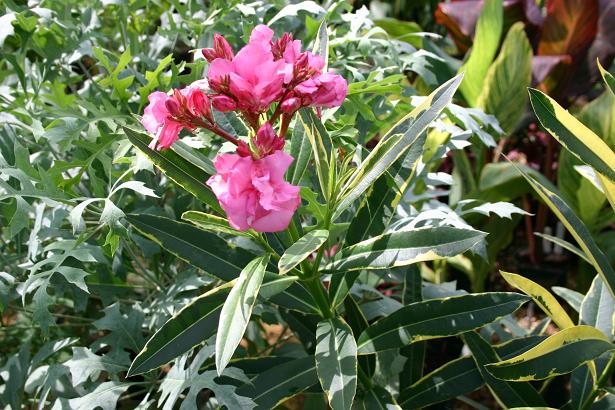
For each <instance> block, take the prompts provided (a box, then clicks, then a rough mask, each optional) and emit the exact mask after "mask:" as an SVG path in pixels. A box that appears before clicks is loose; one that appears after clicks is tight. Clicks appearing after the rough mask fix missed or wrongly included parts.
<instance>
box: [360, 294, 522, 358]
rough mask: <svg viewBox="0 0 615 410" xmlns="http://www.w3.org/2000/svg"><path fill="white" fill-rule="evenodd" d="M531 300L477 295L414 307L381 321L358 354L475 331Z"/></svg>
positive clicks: (365, 334) (368, 332) (364, 339)
mask: <svg viewBox="0 0 615 410" xmlns="http://www.w3.org/2000/svg"><path fill="white" fill-rule="evenodd" d="M528 299H529V298H528V297H527V296H524V295H520V294H518V293H507V292H498V293H495V292H494V293H478V294H472V295H462V296H455V297H450V298H444V299H431V300H427V301H424V302H417V303H412V304H410V305H408V306H405V307H403V308H401V309H399V310H397V311H395V312H393V313H392V314H390V315H389V316H387V317H385V318H383V319H380V320H378V321H377V322H375V323H374V324H373V325H371V326H370V327H369V328H367V329H366V330H365V331H364V332H363V333H362V334H361V336H360V337H359V339H358V342H357V346H358V352H359V354H367V353H373V352H377V351H381V350H386V349H393V348H398V347H402V346H405V345H407V344H409V343H412V342H415V341H419V340H426V339H432V338H438V337H446V336H454V335H458V334H461V333H464V332H467V331H469V330H472V329H476V328H478V327H481V326H483V325H486V324H488V323H491V322H493V321H495V320H496V319H498V318H500V317H502V316H505V315H507V314H510V313H513V312H514V311H515V310H517V309H518V308H519V307H520V306H521V305H522V304H524V303H525V302H527V301H528Z"/></svg>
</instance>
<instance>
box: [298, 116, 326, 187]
mask: <svg viewBox="0 0 615 410" xmlns="http://www.w3.org/2000/svg"><path fill="white" fill-rule="evenodd" d="M299 120H300V121H301V123H302V124H303V128H304V131H305V135H306V136H307V138H308V141H310V145H311V146H312V156H313V157H314V162H315V165H316V175H317V176H318V182H319V183H320V189H321V192H322V193H323V195H324V197H325V198H328V193H329V183H330V182H332V181H329V166H330V164H329V161H330V160H329V155H328V153H329V152H331V137H330V136H329V133H328V132H327V130H326V129H325V127H324V126H323V125H322V122H320V120H319V119H318V118H317V117H316V115H315V114H314V112H313V111H312V110H311V109H309V108H304V109H301V110H299Z"/></svg>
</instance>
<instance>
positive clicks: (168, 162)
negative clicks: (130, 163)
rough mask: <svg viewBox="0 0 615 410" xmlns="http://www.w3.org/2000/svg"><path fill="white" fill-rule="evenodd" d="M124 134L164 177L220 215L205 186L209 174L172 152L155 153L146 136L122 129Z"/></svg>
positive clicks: (214, 199)
mask: <svg viewBox="0 0 615 410" xmlns="http://www.w3.org/2000/svg"><path fill="white" fill-rule="evenodd" d="M124 132H125V133H126V136H128V139H129V140H130V142H132V144H133V145H134V146H135V147H137V148H138V149H139V150H140V151H141V152H143V153H144V154H145V156H147V157H148V158H149V159H150V160H151V161H152V162H153V163H154V164H155V165H156V166H157V167H158V168H160V170H161V171H162V172H164V174H165V175H166V176H168V177H169V178H170V179H171V180H173V181H174V182H175V183H177V184H178V185H180V186H181V187H182V188H184V189H185V190H186V191H188V192H190V193H191V194H192V195H194V196H195V197H196V198H197V199H198V200H200V201H202V202H204V203H206V204H207V205H209V206H210V207H211V208H212V209H214V210H216V211H217V212H219V213H222V208H221V207H220V204H219V203H218V200H217V199H216V196H215V195H214V193H213V192H212V191H211V190H210V189H209V188H208V187H207V185H205V182H206V181H207V180H208V179H209V177H210V174H208V173H207V172H205V171H204V170H203V169H202V168H200V167H198V166H195V165H193V164H191V163H190V162H189V161H188V160H186V159H184V158H183V157H181V156H180V155H179V154H177V153H176V152H174V151H173V150H164V151H155V150H153V149H151V148H150V147H149V146H148V144H149V141H150V140H151V138H150V137H148V136H147V135H146V134H144V133H142V132H139V131H136V130H133V129H131V128H128V127H124Z"/></svg>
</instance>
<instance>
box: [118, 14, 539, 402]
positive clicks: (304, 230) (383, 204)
mask: <svg viewBox="0 0 615 410" xmlns="http://www.w3.org/2000/svg"><path fill="white" fill-rule="evenodd" d="M273 35H274V33H273V31H272V30H271V29H269V28H268V27H266V26H263V25H259V26H257V27H255V28H254V30H253V31H252V34H251V35H250V39H249V42H248V43H247V45H245V46H244V47H243V48H242V49H241V50H239V51H238V52H237V53H236V54H235V52H234V50H233V48H232V47H231V46H230V44H229V43H228V42H227V41H226V40H225V38H224V37H222V36H218V35H216V37H215V40H214V47H213V48H211V49H204V50H202V54H203V56H204V57H205V59H207V60H208V62H209V63H210V65H209V69H208V71H207V75H206V78H205V79H203V80H197V81H196V82H195V83H192V84H191V85H189V86H187V87H185V88H183V89H180V90H174V91H173V93H172V94H170V95H169V94H166V93H164V92H160V91H159V92H155V93H153V94H151V95H150V97H149V101H150V104H149V105H148V106H147V107H146V108H145V111H144V115H143V118H142V123H143V126H144V127H145V129H146V130H147V131H149V132H150V134H149V135H148V134H145V133H142V132H140V131H138V130H136V129H133V128H129V127H125V128H124V131H125V132H126V134H127V136H128V138H129V140H130V141H131V142H132V143H133V145H134V146H135V147H136V148H138V149H139V150H140V151H141V152H142V153H144V154H145V155H146V156H147V157H149V158H150V159H151V161H152V162H153V163H154V164H155V165H156V166H157V167H158V168H159V169H160V170H161V171H162V172H163V173H164V174H165V175H166V176H167V177H168V178H169V179H170V180H172V181H174V182H175V183H177V184H179V185H180V186H182V187H183V188H184V189H186V190H187V191H189V192H190V193H192V194H193V195H194V196H195V197H196V198H197V199H198V200H199V201H201V202H202V203H203V204H204V206H205V207H204V211H197V210H190V211H187V212H185V213H184V214H183V215H182V219H183V220H184V221H186V222H178V221H175V220H173V219H169V218H166V217H161V216H157V215H150V214H129V215H127V220H128V222H129V223H130V225H131V226H132V228H134V230H135V231H137V232H139V233H140V234H142V235H144V236H145V237H147V238H149V239H150V240H153V241H154V242H156V243H158V244H159V245H161V246H162V247H163V248H165V249H166V250H167V251H169V252H171V253H172V254H174V255H176V256H177V257H178V258H180V259H181V260H183V261H185V262H186V263H188V264H190V265H192V266H194V267H196V268H199V269H201V270H203V271H204V272H206V273H207V274H208V275H210V276H212V277H213V278H214V279H215V280H217V281H218V283H220V284H219V286H217V287H214V288H213V289H211V290H210V291H208V292H206V293H204V294H202V295H201V296H198V297H196V298H195V299H193V300H192V301H190V302H189V303H187V304H186V305H185V306H184V307H183V308H182V309H181V310H179V311H178V312H177V313H175V315H174V316H173V317H171V318H170V319H169V320H168V321H167V322H166V323H164V324H163V325H162V326H161V327H160V328H159V329H158V331H157V332H156V333H155V334H154V335H153V336H152V337H151V338H150V339H149V340H148V341H147V343H146V344H145V347H144V348H143V349H142V350H141V352H140V353H139V354H138V355H137V356H136V357H135V359H134V360H133V361H132V364H131V366H130V369H129V370H128V374H127V377H128V378H129V379H130V378H131V377H135V376H136V375H140V374H144V373H147V372H150V371H152V370H154V369H156V368H158V367H160V366H164V365H166V364H167V363H169V362H170V361H173V360H175V364H174V367H173V369H179V370H181V367H183V366H184V364H185V360H186V354H189V352H190V351H191V349H195V348H196V347H198V346H201V345H202V344H203V343H204V344H205V346H204V347H201V349H200V350H198V349H197V350H195V351H199V353H198V354H197V357H198V356H199V355H201V352H205V351H207V352H209V353H203V354H205V355H208V356H207V357H211V356H213V360H211V361H209V360H205V359H202V360H197V358H195V359H194V360H195V362H196V363H200V364H199V366H201V369H213V368H215V372H216V374H217V376H229V377H232V378H235V379H237V380H241V377H238V376H237V371H243V372H244V374H245V375H247V376H248V377H249V380H244V381H243V382H242V383H239V386H238V387H237V389H236V391H235V392H234V394H236V395H238V396H239V397H241V400H247V402H249V403H252V405H253V406H256V407H257V408H272V407H275V406H276V405H277V404H280V403H282V402H284V401H286V400H288V399H289V398H291V397H293V396H295V395H297V394H301V393H303V394H304V395H306V397H309V396H310V395H311V394H313V392H318V391H320V392H322V393H324V395H325V397H326V400H327V402H328V404H329V405H330V406H331V407H332V408H333V409H350V408H353V406H358V407H359V408H373V407H375V406H376V407H382V408H385V407H388V406H398V405H401V406H402V407H404V408H414V407H422V406H425V405H429V404H433V403H438V402H441V401H445V400H448V399H451V398H454V397H456V396H462V395H464V394H467V393H470V392H472V391H473V390H476V389H478V388H480V387H481V386H483V385H484V384H485V383H487V384H488V385H489V386H490V387H491V386H492V376H490V375H489V374H488V373H485V371H484V366H485V365H486V364H488V363H491V362H495V361H497V360H498V357H500V356H498V354H502V353H501V352H500V351H499V353H497V354H496V353H494V351H493V350H490V349H491V348H490V347H489V345H488V343H487V342H486V341H485V340H484V339H483V337H489V335H492V334H494V332H495V333H497V331H498V330H497V328H498V327H499V326H501V325H499V324H495V323H500V321H502V320H504V321H505V323H508V325H509V326H513V325H512V324H511V323H514V318H513V317H512V316H511V314H512V313H514V312H515V311H516V310H517V309H519V308H520V307H521V306H522V305H523V304H524V303H526V302H527V301H528V300H530V297H528V296H525V295H523V294H519V293H509V292H491V293H478V294H467V293H466V292H464V291H456V290H455V289H454V287H453V289H451V288H450V287H449V288H448V289H447V288H435V290H434V289H432V290H430V291H427V290H425V292H424V291H423V281H422V278H421V270H423V269H425V268H427V265H426V264H425V263H426V262H432V261H438V260H442V259H445V258H450V257H454V256H457V255H461V254H463V253H466V252H476V253H478V254H480V253H481V252H482V249H484V240H485V236H486V234H485V233H483V232H481V231H478V230H475V229H473V228H472V227H471V226H470V225H468V224H467V223H465V222H463V221H462V220H461V219H460V218H457V219H455V218H452V217H451V219H452V220H451V221H448V219H449V218H448V217H446V215H447V214H446V213H444V215H445V217H442V216H441V213H438V212H435V213H434V212H433V211H436V210H433V211H429V210H427V209H424V210H423V212H419V213H418V214H416V210H414V211H412V210H411V215H409V216H408V217H406V218H401V219H400V218H399V217H398V216H396V214H397V212H398V211H397V210H396V208H397V207H399V206H406V207H407V206H408V205H410V206H411V207H414V206H416V207H417V208H416V209H423V208H419V205H420V203H421V201H422V200H421V199H417V200H415V201H414V203H412V202H409V201H408V200H406V199H405V197H406V196H408V195H411V194H412V190H413V189H415V188H416V186H417V184H420V180H419V181H417V178H418V177H419V176H421V175H423V171H422V170H421V168H424V167H425V164H426V163H428V162H429V161H428V157H427V156H426V152H425V135H426V132H427V131H428V130H429V129H430V128H431V127H433V126H434V124H437V123H438V122H439V121H441V118H442V117H443V116H444V115H445V110H457V112H461V111H460V110H462V109H461V108H460V107H457V108H455V106H453V105H451V101H452V99H453V96H454V94H455V91H456V90H457V88H458V87H459V85H460V83H461V81H462V79H463V74H460V75H458V76H456V77H454V78H453V79H451V80H449V81H447V82H445V83H444V84H442V85H441V86H440V87H438V88H437V89H436V90H435V91H434V92H433V93H432V94H430V95H429V96H428V97H427V98H423V99H419V100H417V105H416V107H415V108H414V109H412V110H411V111H410V112H409V113H408V114H406V115H404V116H403V117H402V118H401V119H400V120H399V121H398V122H397V123H396V124H395V125H394V126H392V127H391V129H389V130H388V131H386V132H384V133H383V135H382V137H381V138H380V139H379V141H378V143H377V144H376V145H375V146H374V147H373V149H372V150H371V151H366V150H365V148H363V147H361V146H360V145H358V144H356V143H355V144H354V145H353V144H350V143H349V141H348V140H347V139H342V138H339V137H338V138H333V137H332V134H334V133H333V131H334V130H335V123H333V121H332V120H331V121H329V123H327V122H325V120H324V119H325V118H334V115H335V113H334V112H333V111H332V110H335V109H336V107H338V106H340V105H341V104H342V103H343V100H344V98H345V96H346V93H347V90H348V87H347V85H346V81H345V80H344V79H343V78H342V77H341V76H340V75H338V74H336V73H334V72H333V71H332V70H329V71H327V65H328V54H329V46H328V43H329V40H328V35H327V27H326V25H325V23H322V24H321V26H320V29H319V30H318V36H317V38H316V40H315V44H314V48H313V50H314V51H313V52H310V51H302V44H301V41H299V40H294V39H293V38H292V36H291V35H290V34H289V33H285V34H284V35H283V36H281V37H280V38H278V39H274V38H273ZM449 127H451V125H449ZM199 128H204V129H206V130H208V131H210V132H211V133H213V134H216V135H217V136H219V137H220V138H222V139H223V140H225V141H226V143H225V145H222V147H223V148H222V149H224V150H225V151H226V152H224V153H222V152H219V153H218V155H217V157H216V159H215V161H214V162H213V164H211V163H207V162H206V161H204V160H197V161H195V158H197V159H198V157H197V156H195V155H194V153H192V155H190V151H186V148H185V146H182V145H180V144H179V142H181V141H178V140H179V139H180V137H181V134H180V130H182V129H184V130H187V131H190V132H198V131H197V130H198V129H199ZM452 128H453V129H454V128H455V126H452ZM289 129H292V135H291V137H290V141H289V142H290V147H287V141H286V139H287V138H286V137H287V134H288V132H289ZM449 129H450V128H449ZM462 135H464V136H465V138H467V137H468V136H469V135H468V133H462ZM445 145H446V144H445ZM465 145H466V144H464V146H465ZM440 148H444V147H440ZM436 152H439V155H445V154H446V152H448V151H447V150H442V149H441V150H439V151H436ZM430 155H432V156H433V155H434V153H433V152H432V153H431V154H430ZM435 157H436V158H439V156H435ZM430 175H431V178H437V176H436V175H432V174H430ZM432 184H433V182H432ZM427 195H429V194H427ZM302 202H303V203H304V205H303V206H301V207H299V205H300V203H302ZM402 204H403V205H402ZM486 205H487V206H486V207H484V208H483V210H482V212H486V213H487V214H488V213H489V212H490V211H492V209H490V208H489V206H488V205H489V204H486ZM514 210H515V207H511V208H509V211H510V212H514ZM477 212H478V211H477ZM496 212H497V210H496ZM449 216H450V215H449ZM434 221H435V222H434ZM379 283H380V284H387V283H388V284H393V285H394V287H395V288H394V290H393V292H392V293H390V292H389V296H387V295H385V294H384V293H383V292H382V291H381V290H380V289H379V288H378V287H376V286H375V285H376V284H379ZM426 289H427V288H426ZM264 322H267V323H270V324H271V323H280V324H282V325H283V332H284V333H283V335H282V336H283V337H284V339H285V340H289V339H294V340H296V341H298V342H299V343H300V344H299V345H297V344H296V343H295V344H294V347H293V348H292V349H290V348H289V346H286V349H287V350H286V351H285V350H284V348H283V347H279V348H276V347H275V346H274V347H269V348H265V353H267V352H269V354H262V352H259V349H256V347H255V346H251V342H250V340H251V339H252V337H251V336H250V334H251V333H252V334H253V333H254V332H255V331H256V332H258V331H259V330H258V329H259V325H258V324H259V323H260V324H262V323H264ZM502 323H504V322H502ZM492 324H493V325H492ZM485 326H486V327H485ZM481 327H484V328H483V333H484V335H483V336H479V335H478V334H475V333H474V332H473V331H474V330H475V329H477V328H481ZM522 333H523V334H524V335H526V336H529V334H527V333H524V331H522ZM460 335H463V337H464V340H466V343H468V344H470V345H471V348H472V343H471V342H470V341H474V345H475V346H478V347H477V349H479V350H481V351H483V352H487V353H486V356H481V355H480V354H479V353H480V352H478V351H477V352H475V351H474V350H473V353H475V359H474V360H476V364H474V361H472V360H473V359H469V360H470V362H467V360H466V359H468V358H463V359H462V361H461V362H459V361H454V362H451V363H450V364H449V365H450V366H449V367H447V368H444V369H438V370H436V371H435V376H434V374H433V373H432V374H428V375H426V376H425V377H421V376H422V373H423V364H424V358H425V341H426V340H430V339H436V338H444V337H450V336H460ZM502 337H503V338H506V337H508V338H510V336H505V335H503V336H502ZM477 338H478V339H477ZM534 344H536V339H535V338H531V337H530V338H529V339H523V340H521V342H520V343H518V344H516V345H515V349H514V350H512V351H511V350H510V349H506V348H502V349H503V350H507V351H508V355H511V354H512V352H515V351H516V352H519V351H524V350H527V349H529V348H530V347H532V346H533V345H534ZM290 345H291V346H293V344H290ZM288 349H290V350H288ZM489 352H490V353H489ZM259 353H260V354H259ZM178 357H179V358H178ZM502 357H505V356H502ZM195 362H193V363H195ZM396 362H397V363H400V364H403V363H404V362H405V363H406V364H405V365H402V366H399V365H393V364H394V363H396ZM459 364H461V365H462V367H461V368H460V367H459ZM391 365H393V366H392V368H391V369H390V370H389V369H387V367H388V366H391ZM447 366H448V365H447ZM463 366H466V367H467V366H470V367H472V366H474V367H472V369H476V366H479V368H480V371H479V373H478V375H477V376H476V377H474V378H470V379H468V380H466V381H465V382H464V383H463V384H462V385H459V386H455V388H449V387H448V386H449V385H450V386H451V387H452V385H454V384H455V383H456V382H455V380H457V379H458V378H459V377H462V376H463V372H464V371H466V369H465V367H463ZM451 367H453V368H452V369H451ZM451 370H452V371H453V372H457V371H460V372H461V373H459V374H455V373H453V374H451V375H450V376H449V377H447V378H446V383H447V388H446V389H444V390H440V389H433V385H431V383H432V381H433V380H436V379H437V378H439V377H440V373H441V372H450V371H451ZM195 371H198V369H195ZM209 371H210V370H207V371H206V372H205V373H203V375H204V374H209V373H208V372H209ZM477 371H478V370H477ZM169 377H170V376H169ZM199 377H200V376H199ZM477 380H478V382H477ZM494 383H498V384H499V385H501V386H504V387H503V389H504V390H505V389H506V388H513V390H516V389H517V386H515V387H507V386H509V384H508V383H506V382H494ZM430 386H431V387H430ZM510 386H512V385H510ZM188 387H190V385H181V386H180V387H178V390H177V391H176V393H177V394H179V393H181V392H182V391H183V390H184V389H186V388H188ZM518 390H519V392H521V391H526V392H529V393H528V395H527V396H526V397H516V398H515V397H512V398H510V397H509V396H510V394H508V395H506V396H505V397H500V393H499V392H497V391H496V392H494V394H495V395H496V397H498V400H501V402H503V403H508V404H507V405H513V404H514V405H518V406H531V405H543V404H544V401H543V400H542V398H541V397H540V395H539V394H538V392H537V391H536V390H535V389H534V387H533V386H531V385H530V384H528V383H524V384H522V385H519V386H518ZM190 391H191V392H192V389H191V390H190ZM214 394H216V395H217V394H218V393H216V390H215V389H214ZM237 400H240V399H237ZM247 402H246V401H244V402H243V403H244V404H245V403H247ZM168 403H169V402H168V401H167V404H168ZM227 405H228V404H227ZM245 406H246V407H249V406H248V405H247V404H245Z"/></svg>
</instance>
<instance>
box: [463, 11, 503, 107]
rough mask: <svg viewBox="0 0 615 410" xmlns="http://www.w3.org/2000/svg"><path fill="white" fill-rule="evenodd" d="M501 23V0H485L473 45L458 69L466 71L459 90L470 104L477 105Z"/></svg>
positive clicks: (497, 45) (500, 33)
mask: <svg viewBox="0 0 615 410" xmlns="http://www.w3.org/2000/svg"><path fill="white" fill-rule="evenodd" d="M503 24H504V13H503V9H502V0H489V1H486V2H485V4H484V6H483V8H482V10H481V13H480V17H479V18H478V23H477V25H476V34H475V36H474V45H473V46H472V49H471V50H470V52H469V57H468V59H467V60H466V62H465V63H464V64H463V65H462V66H461V68H460V69H459V72H465V73H466V78H465V79H464V80H463V83H462V84H461V86H460V87H459V90H460V91H461V93H462V94H463V97H464V98H465V99H466V101H467V102H468V103H469V104H470V106H476V105H477V104H476V103H477V100H478V97H479V95H480V93H481V90H482V89H483V87H484V84H485V77H486V76H487V71H488V70H489V66H490V65H491V62H492V61H493V59H494V58H495V54H496V53H497V51H498V48H499V47H500V38H501V37H502V27H503Z"/></svg>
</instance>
